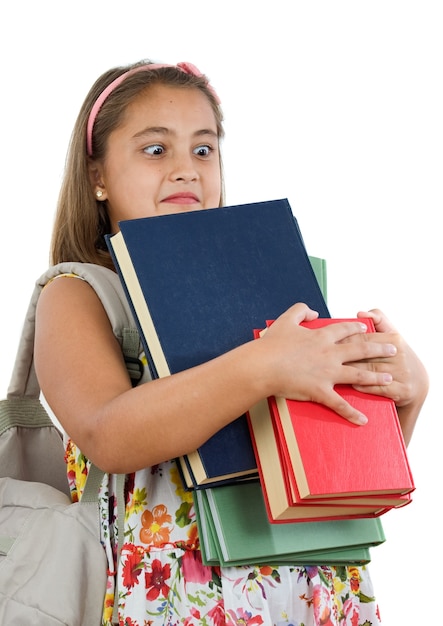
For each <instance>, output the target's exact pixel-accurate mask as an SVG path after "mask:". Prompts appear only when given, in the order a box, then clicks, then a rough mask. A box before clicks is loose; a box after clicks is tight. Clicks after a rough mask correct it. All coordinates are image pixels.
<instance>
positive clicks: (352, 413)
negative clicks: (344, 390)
mask: <svg viewBox="0 0 443 626" xmlns="http://www.w3.org/2000/svg"><path fill="white" fill-rule="evenodd" d="M321 404H324V405H325V406H327V407H328V408H330V409H332V411H335V413H337V414H338V415H340V417H343V418H344V419H345V420H348V422H351V423H352V424H357V425H358V426H363V425H364V424H366V423H367V421H368V418H367V417H366V415H364V414H363V413H361V412H360V411H358V410H357V409H356V408H355V407H353V406H351V405H350V404H349V402H347V401H346V400H345V399H344V398H343V397H342V396H341V395H340V394H338V393H337V392H336V391H334V390H332V391H330V393H328V394H326V395H325V397H324V400H323V401H322V402H321Z"/></svg>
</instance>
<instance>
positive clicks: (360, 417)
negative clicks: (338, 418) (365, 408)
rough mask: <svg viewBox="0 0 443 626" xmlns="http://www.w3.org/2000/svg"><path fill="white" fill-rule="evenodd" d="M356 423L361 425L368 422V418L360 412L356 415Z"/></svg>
mask: <svg viewBox="0 0 443 626" xmlns="http://www.w3.org/2000/svg"><path fill="white" fill-rule="evenodd" d="M356 423H357V424H360V426H363V425H364V424H367V423H368V418H367V417H366V415H363V413H360V415H358V416H357V421H356Z"/></svg>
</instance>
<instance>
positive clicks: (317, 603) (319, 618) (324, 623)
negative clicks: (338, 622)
mask: <svg viewBox="0 0 443 626" xmlns="http://www.w3.org/2000/svg"><path fill="white" fill-rule="evenodd" d="M312 599H313V605H314V620H315V623H316V624H319V625H321V626H333V624H332V620H331V598H330V595H329V592H328V590H327V589H325V588H324V587H322V586H321V585H315V586H314V589H313V596H312Z"/></svg>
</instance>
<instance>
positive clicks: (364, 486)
mask: <svg viewBox="0 0 443 626" xmlns="http://www.w3.org/2000/svg"><path fill="white" fill-rule="evenodd" d="M339 321H347V320H340V319H330V318H328V319H317V320H314V321H313V322H307V323H304V324H303V325H304V326H306V327H311V328H318V327H320V326H322V325H324V324H327V323H334V322H339ZM360 321H361V320H360ZM364 321H365V323H366V324H367V326H368V331H369V332H373V331H374V330H375V329H374V327H373V324H372V320H364ZM271 323H272V322H267V325H270V324H271ZM259 334H260V331H255V336H256V337H258V336H259ZM337 390H338V391H339V393H341V394H342V395H343V396H344V397H346V399H347V400H348V401H349V402H351V403H353V404H354V405H355V406H358V408H359V410H361V411H362V412H363V413H365V414H366V415H367V416H368V418H369V422H368V424H366V425H365V426H355V425H353V424H351V423H349V422H347V421H346V420H344V419H343V418H342V417H340V416H339V415H337V414H336V413H335V412H333V411H332V410H330V409H328V408H326V407H324V406H323V405H320V404H316V403H313V402H300V401H294V400H288V399H285V398H274V397H273V398H270V399H268V400H269V402H268V403H267V404H268V406H267V407H265V406H264V404H263V403H262V404H261V406H260V408H259V410H258V407H254V408H253V409H252V410H251V411H250V414H249V416H248V417H249V426H250V429H251V437H252V441H253V444H254V446H255V452H256V455H257V464H258V466H259V472H260V479H261V481H262V485H263V489H264V492H265V498H267V500H268V502H267V507H268V514H269V515H270V518H273V519H274V521H278V520H280V521H289V518H291V516H292V515H293V510H294V509H297V507H299V506H300V505H301V504H302V503H305V504H306V505H309V506H314V507H316V506H317V507H318V506H321V507H322V510H321V514H322V515H327V514H330V515H332V518H334V517H333V516H334V515H335V514H334V512H333V509H335V511H336V514H337V515H341V516H344V515H352V514H353V513H352V510H355V511H356V510H357V508H358V507H362V508H360V515H362V516H365V517H367V516H370V515H371V513H370V512H368V507H369V508H371V507H372V508H373V513H372V515H378V514H382V513H384V512H386V511H387V510H390V508H392V507H393V506H397V507H398V506H404V505H405V504H407V503H409V502H410V500H411V497H410V494H411V492H412V491H413V490H414V483H413V479H412V475H411V471H410V468H409V464H408V459H407V455H406V447H405V444H404V440H403V436H402V433H401V429H400V424H399V421H398V415H397V411H396V407H395V404H394V403H393V402H392V401H391V400H389V399H386V398H381V397H379V396H374V395H372V394H363V393H360V392H357V391H355V390H354V389H352V387H351V386H349V385H342V386H338V387H337ZM259 404H260V403H259ZM257 413H258V414H260V415H259V417H258V416H257ZM266 421H267V422H268V424H267V425H265V422H266ZM269 423H270V424H269ZM265 431H266V438H267V442H266V441H265V439H264V432H265ZM271 437H272V440H273V442H272V443H271V442H270V439H271ZM277 469H278V471H277ZM265 475H266V480H265ZM266 483H267V484H266ZM277 485H278V486H277ZM270 490H272V492H273V493H272V494H271V501H272V502H270V501H269V496H270ZM283 492H284V495H283ZM331 507H333V509H331ZM340 507H341V509H340ZM377 507H378V508H377ZM297 510H298V509H297ZM304 510H305V513H307V512H308V509H304ZM340 511H341V513H340ZM319 513H320V511H319ZM356 514H357V515H358V513H356ZM282 516H283V518H284V520H282ZM329 519H331V517H330V518H329ZM291 521H292V518H291Z"/></svg>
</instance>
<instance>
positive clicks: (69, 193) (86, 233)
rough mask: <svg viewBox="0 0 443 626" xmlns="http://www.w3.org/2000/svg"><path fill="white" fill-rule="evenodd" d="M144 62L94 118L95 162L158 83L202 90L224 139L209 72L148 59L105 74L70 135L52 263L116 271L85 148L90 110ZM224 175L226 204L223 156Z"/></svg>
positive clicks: (105, 218)
mask: <svg viewBox="0 0 443 626" xmlns="http://www.w3.org/2000/svg"><path fill="white" fill-rule="evenodd" d="M143 65H148V67H147V68H146V70H145V69H140V70H139V71H137V72H135V73H133V74H128V76H127V77H126V78H125V79H124V80H123V81H122V82H121V83H120V84H119V85H118V87H116V89H115V90H114V91H112V93H110V95H109V96H108V98H107V99H106V100H105V102H104V103H103V105H102V106H101V108H100V110H99V112H98V114H97V117H96V119H95V123H94V131H93V137H92V155H93V159H94V160H98V161H100V160H103V159H104V157H105V155H106V150H107V143H108V138H109V135H110V134H111V132H112V131H113V130H115V129H116V128H117V127H118V126H119V124H120V123H121V121H122V119H123V115H124V112H125V111H126V108H127V107H128V105H129V104H130V103H131V102H132V101H133V100H134V99H135V98H136V97H137V96H138V95H139V94H140V93H141V92H142V91H143V90H145V89H147V88H149V86H151V85H154V84H159V83H160V84H165V85H172V86H179V87H183V88H186V89H189V88H193V89H199V90H200V91H202V92H203V93H204V94H205V96H206V97H207V98H208V100H209V102H210V104H211V107H212V110H213V111H214V116H215V120H216V125H217V134H218V137H219V139H222V137H223V134H224V131H223V114H222V110H221V108H220V105H219V104H218V101H217V98H216V96H215V94H214V91H213V90H212V88H211V87H210V86H208V79H207V78H206V77H205V76H197V75H194V74H188V73H185V72H183V71H181V70H180V69H179V68H177V67H175V66H165V67H160V68H158V69H152V70H150V69H149V61H142V62H140V63H135V64H133V65H130V66H126V67H117V68H114V69H111V70H109V71H107V72H105V73H104V74H102V76H100V78H98V80H97V81H96V82H95V83H94V85H93V86H92V88H91V90H90V91H89V93H88V95H87V96H86V99H85V101H84V103H83V105H82V107H81V109H80V112H79V115H78V117H77V120H76V123H75V125H74V129H73V132H72V135H71V141H70V144H69V148H68V153H67V158H66V164H65V171H64V177H63V181H62V185H61V189H60V194H59V198H58V203H57V212H56V216H55V221H54V228H53V233H52V241H51V250H50V261H51V263H52V264H56V263H62V262H64V261H79V262H82V263H95V264H96V265H103V266H105V267H108V268H110V269H114V265H113V263H112V260H111V256H110V254H109V252H108V249H107V246H106V243H105V239H104V236H105V235H106V234H110V232H111V230H110V222H109V218H108V214H107V210H106V202H99V201H97V199H96V198H95V196H94V193H93V190H92V187H91V182H90V177H89V163H90V157H88V154H87V149H86V128H87V124H88V119H89V116H90V112H91V109H92V108H93V106H94V103H95V102H96V101H97V98H98V97H99V96H100V94H101V93H102V92H103V90H104V89H106V87H107V86H108V85H110V84H111V83H112V82H113V81H114V80H115V79H116V78H117V77H118V76H121V75H122V74H124V73H126V72H128V70H131V69H133V68H137V67H140V66H143ZM220 176H221V181H222V191H221V197H220V206H222V205H223V203H224V181H223V168H222V162H221V158H220Z"/></svg>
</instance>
